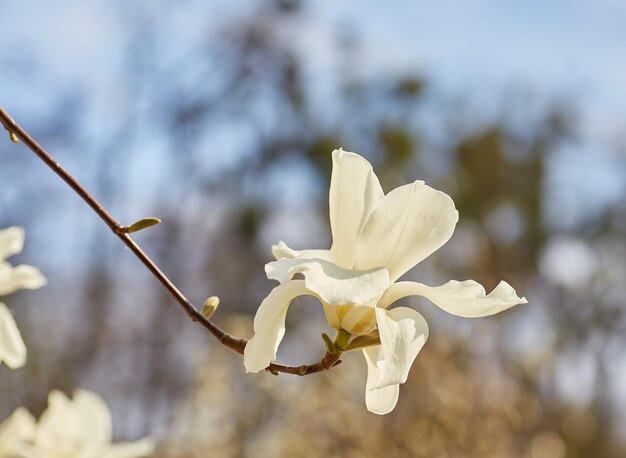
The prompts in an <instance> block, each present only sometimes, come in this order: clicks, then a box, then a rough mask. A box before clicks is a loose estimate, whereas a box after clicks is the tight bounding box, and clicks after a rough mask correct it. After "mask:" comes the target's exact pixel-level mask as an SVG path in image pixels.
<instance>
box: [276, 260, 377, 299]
mask: <svg viewBox="0 0 626 458" xmlns="http://www.w3.org/2000/svg"><path fill="white" fill-rule="evenodd" d="M265 272H266V273H267V278H269V279H270V280H278V281H279V282H281V283H286V282H288V281H289V280H291V278H293V276H294V275H296V274H302V275H303V276H304V281H305V286H306V288H307V289H308V290H310V291H311V292H313V293H315V294H316V295H317V296H319V297H320V299H322V300H323V301H324V302H326V303H327V304H333V305H344V304H357V305H366V304H370V303H372V302H376V301H378V299H380V297H381V296H382V294H383V293H384V292H385V290H386V289H387V288H388V287H389V273H388V272H387V269H385V268H377V269H370V270H366V271H355V270H349V269H344V268H342V267H339V266H337V265H335V264H333V263H332V262H330V261H326V260H324V259H302V258H295V259H281V260H280V261H274V262H270V263H268V264H266V265H265Z"/></svg>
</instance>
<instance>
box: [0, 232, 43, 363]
mask: <svg viewBox="0 0 626 458" xmlns="http://www.w3.org/2000/svg"><path fill="white" fill-rule="evenodd" d="M23 247H24V230H23V229H22V228H19V227H10V228H8V229H2V230H0V296H6V295H7V294H11V293H14V292H16V291H18V290H20V289H37V288H41V287H42V286H44V285H45V284H46V279H45V278H44V276H43V275H41V272H39V270H37V269H36V268H35V267H32V266H26V265H20V266H17V267H13V266H12V265H11V264H9V263H8V262H7V261H6V260H7V258H9V257H11V256H13V255H16V254H18V253H20V252H21V251H22V248H23ZM3 362H4V363H5V364H6V365H7V366H9V367H10V368H11V369H17V368H18V367H21V366H23V365H24V363H25V362H26V346H25V345H24V341H23V340H22V336H21V335H20V331H19V330H18V329H17V325H16V324H15V320H14V319H13V316H12V315H11V312H10V311H9V309H7V307H6V306H5V305H4V304H3V303H0V364H2V363H3Z"/></svg>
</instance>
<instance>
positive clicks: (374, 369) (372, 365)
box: [363, 345, 400, 415]
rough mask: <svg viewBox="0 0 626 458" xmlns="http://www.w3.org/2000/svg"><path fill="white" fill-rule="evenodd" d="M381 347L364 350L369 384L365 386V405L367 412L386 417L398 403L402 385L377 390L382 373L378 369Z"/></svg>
mask: <svg viewBox="0 0 626 458" xmlns="http://www.w3.org/2000/svg"><path fill="white" fill-rule="evenodd" d="M379 354H380V345H379V346H376V347H368V348H365V349H363V356H364V357H365V361H366V362H367V382H366V386H365V405H366V406H367V410H369V411H370V412H372V413H375V414H377V415H385V414H388V413H389V412H391V411H392V410H393V409H394V408H395V406H396V404H397V403H398V396H399V395H400V385H389V386H386V387H383V388H375V386H376V383H377V382H378V378H379V376H380V371H379V369H378V365H377V363H378V356H379Z"/></svg>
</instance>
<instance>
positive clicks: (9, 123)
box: [0, 107, 341, 375]
mask: <svg viewBox="0 0 626 458" xmlns="http://www.w3.org/2000/svg"><path fill="white" fill-rule="evenodd" d="M0 122H1V123H2V125H3V126H4V128H5V129H6V130H7V131H8V132H9V135H10V136H11V140H15V138H17V139H19V140H21V141H22V142H24V144H25V145H26V146H27V147H28V148H29V149H30V150H31V151H32V152H33V153H35V154H36V155H37V156H38V157H39V159H41V160H42V161H43V162H44V163H45V164H46V165H47V166H48V167H49V168H50V169H52V171H54V173H56V174H57V175H58V176H59V177H60V178H61V179H62V180H63V181H65V183H67V184H68V186H69V187H70V188H72V189H73V190H74V192H75V193H76V194H78V195H79V196H80V197H81V198H82V199H83V200H84V201H85V202H86V203H87V204H88V205H89V206H90V207H91V208H92V209H93V211H94V212H96V214H97V215H98V216H99V217H100V219H101V220H102V221H104V222H105V223H106V225H107V226H109V228H110V229H111V230H112V231H113V233H115V235H117V236H118V237H119V238H120V240H121V241H122V242H123V243H124V244H125V245H126V246H127V247H128V248H129V249H130V250H131V251H132V252H133V253H134V254H135V256H137V258H139V260H140V261H141V262H142V263H143V264H144V266H146V268H147V269H148V270H149V271H150V272H152V275H154V276H155V277H156V279H157V280H158V281H159V282H160V283H161V284H162V285H163V286H164V287H165V289H167V291H169V293H170V294H171V295H172V296H173V297H174V299H176V301H177V302H178V304H179V305H180V306H181V307H182V308H183V309H184V310H185V312H186V313H187V315H189V317H190V318H191V319H192V320H193V321H196V322H198V323H200V324H201V325H202V326H204V327H205V328H206V329H207V330H208V331H209V332H210V333H211V334H213V335H214V336H215V337H216V338H217V340H219V341H220V343H221V344H222V345H224V346H226V347H228V348H230V349H231V350H234V351H236V352H237V353H240V354H243V351H244V348H245V347H246V343H247V342H246V340H245V339H237V338H235V337H233V336H231V335H230V334H228V333H226V332H225V331H223V330H222V329H220V328H219V326H217V325H216V324H215V323H213V322H212V321H211V320H208V319H207V318H205V317H204V316H203V315H202V314H201V313H200V311H199V310H198V309H197V308H196V307H195V306H194V305H193V304H192V303H191V302H190V301H189V300H188V299H187V298H186V297H185V295H184V294H183V293H182V292H181V291H180V290H179V289H178V288H177V287H176V285H174V283H172V281H171V280H170V279H169V278H168V277H167V275H165V274H164V273H163V272H162V271H161V269H159V267H158V266H157V265H156V264H155V263H154V261H152V259H150V257H148V255H147V254H146V253H144V251H143V250H142V249H141V248H140V247H139V245H138V244H137V243H136V242H135V241H134V240H133V239H132V238H131V236H130V235H129V234H128V228H127V227H126V226H124V225H122V224H121V223H119V222H118V221H117V220H116V219H115V218H113V216H111V214H110V213H109V212H107V211H106V210H105V208H104V207H103V206H102V205H101V204H100V203H99V202H98V201H97V200H96V199H95V198H94V197H93V196H92V195H91V194H90V193H89V191H87V190H86V189H85V188H84V187H83V186H82V185H81V184H80V183H79V182H78V181H77V180H76V179H75V178H74V177H73V176H72V175H70V174H69V173H68V172H67V171H66V170H65V169H64V168H63V167H61V165H59V163H58V162H56V161H55V160H54V158H53V157H52V156H51V155H50V154H49V153H48V152H47V151H46V150H45V149H43V148H42V147H41V146H40V145H39V143H37V142H36V141H35V140H34V139H33V138H32V137H31V136H30V135H28V133H27V132H26V131H25V130H24V129H22V128H21V127H20V126H19V124H17V123H16V122H15V121H14V120H13V119H12V118H11V117H10V116H9V115H8V113H7V112H6V111H4V109H2V108H1V107H0ZM340 356H341V355H340V354H339V353H337V354H330V353H326V355H325V356H324V358H322V359H321V360H320V361H319V362H317V363H315V364H311V365H303V366H285V365H282V364H274V363H272V364H270V365H269V367H268V368H267V370H268V371H270V372H273V373H277V372H282V373H285V374H293V375H309V374H315V373H317V372H322V371H325V370H328V369H330V368H332V367H334V366H336V365H337V364H338V363H339V362H340V360H339V357H340Z"/></svg>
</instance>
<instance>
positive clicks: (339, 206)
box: [329, 149, 384, 270]
mask: <svg viewBox="0 0 626 458" xmlns="http://www.w3.org/2000/svg"><path fill="white" fill-rule="evenodd" d="M383 196H384V193H383V190H382V188H381V187H380V183H379V182H378V178H377V177H376V175H375V174H374V172H373V170H372V165H371V164H370V163H369V162H367V161H366V160H365V159H363V158H362V157H361V156H359V155H358V154H354V153H349V152H347V151H343V150H342V149H338V150H335V151H333V173H332V176H331V179H330V195H329V205H330V228H331V231H332V235H333V245H332V247H331V252H332V259H333V261H334V262H335V263H336V264H338V265H340V266H341V267H345V268H347V269H352V268H353V267H354V261H355V257H356V250H357V241H358V239H359V236H360V234H361V232H362V231H363V228H364V226H365V223H366V222H367V220H368V218H369V216H370V214H371V213H372V212H373V211H374V208H376V205H377V204H378V203H379V202H380V200H381V199H382V198H383ZM381 266H382V265H375V266H374V265H373V266H369V267H368V268H370V267H381ZM366 269H367V268H366ZM366 269H363V270H366Z"/></svg>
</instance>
